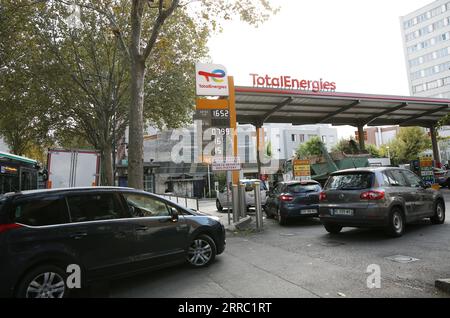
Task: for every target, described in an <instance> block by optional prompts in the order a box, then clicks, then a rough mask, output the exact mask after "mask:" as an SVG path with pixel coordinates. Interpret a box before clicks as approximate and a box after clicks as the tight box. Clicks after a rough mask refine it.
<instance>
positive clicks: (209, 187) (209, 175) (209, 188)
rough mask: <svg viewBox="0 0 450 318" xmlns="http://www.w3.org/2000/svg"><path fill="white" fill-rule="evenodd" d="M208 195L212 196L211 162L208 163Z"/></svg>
mask: <svg viewBox="0 0 450 318" xmlns="http://www.w3.org/2000/svg"><path fill="white" fill-rule="evenodd" d="M208 197H211V174H210V173H209V163H208Z"/></svg>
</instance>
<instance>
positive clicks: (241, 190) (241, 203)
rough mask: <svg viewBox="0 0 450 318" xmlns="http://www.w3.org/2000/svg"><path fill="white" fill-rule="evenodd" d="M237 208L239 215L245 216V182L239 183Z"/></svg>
mask: <svg viewBox="0 0 450 318" xmlns="http://www.w3.org/2000/svg"><path fill="white" fill-rule="evenodd" d="M239 208H240V215H241V217H243V218H245V217H246V216H247V203H246V202H245V184H243V183H240V184H239Z"/></svg>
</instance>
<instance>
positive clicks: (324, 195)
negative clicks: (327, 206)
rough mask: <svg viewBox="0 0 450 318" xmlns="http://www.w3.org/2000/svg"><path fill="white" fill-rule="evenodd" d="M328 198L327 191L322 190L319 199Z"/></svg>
mask: <svg viewBox="0 0 450 318" xmlns="http://www.w3.org/2000/svg"><path fill="white" fill-rule="evenodd" d="M326 199H327V194H326V193H325V192H320V194H319V201H325V200H326Z"/></svg>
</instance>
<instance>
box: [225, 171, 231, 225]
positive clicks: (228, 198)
mask: <svg viewBox="0 0 450 318" xmlns="http://www.w3.org/2000/svg"><path fill="white" fill-rule="evenodd" d="M229 176H230V175H229V171H227V178H226V180H227V181H226V182H227V188H226V189H227V190H226V191H227V214H228V225H230V224H231V215H230V210H231V209H230V178H229Z"/></svg>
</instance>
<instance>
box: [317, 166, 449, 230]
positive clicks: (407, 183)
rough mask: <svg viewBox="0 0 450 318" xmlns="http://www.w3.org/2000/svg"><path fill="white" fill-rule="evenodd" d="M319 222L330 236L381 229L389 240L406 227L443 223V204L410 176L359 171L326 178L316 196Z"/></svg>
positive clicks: (382, 170) (438, 195) (376, 170)
mask: <svg viewBox="0 0 450 318" xmlns="http://www.w3.org/2000/svg"><path fill="white" fill-rule="evenodd" d="M319 210H320V215H319V216H320V220H321V221H322V223H323V225H324V226H325V229H326V230H327V231H328V232H330V233H339V232H340V231H341V230H342V228H343V227H347V226H348V227H383V228H385V229H386V230H387V232H388V234H389V235H391V236H393V237H398V236H401V235H403V233H404V231H405V225H406V224H407V223H410V222H413V221H417V220H420V219H423V218H430V220H431V222H432V223H433V224H442V223H444V221H445V203H444V199H443V197H442V194H441V193H440V192H439V191H436V190H433V189H431V188H430V187H429V186H427V185H425V184H424V183H423V182H422V180H421V179H420V178H419V177H418V176H417V175H415V174H414V173H413V172H411V171H409V170H406V169H399V168H387V167H382V168H361V169H350V170H343V171H338V172H335V173H333V174H331V175H330V177H329V178H328V180H327V182H326V184H325V186H324V190H323V191H322V192H321V194H320V208H319Z"/></svg>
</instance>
